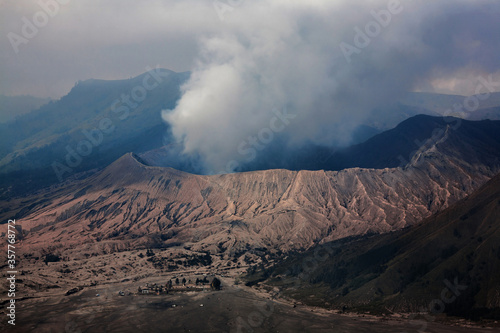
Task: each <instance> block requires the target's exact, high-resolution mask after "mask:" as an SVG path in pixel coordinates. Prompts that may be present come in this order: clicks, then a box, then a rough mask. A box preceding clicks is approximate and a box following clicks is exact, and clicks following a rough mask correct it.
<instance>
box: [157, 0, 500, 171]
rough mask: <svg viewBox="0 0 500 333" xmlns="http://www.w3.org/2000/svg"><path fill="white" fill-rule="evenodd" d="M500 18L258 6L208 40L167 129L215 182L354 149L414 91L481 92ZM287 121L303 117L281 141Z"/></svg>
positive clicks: (235, 15) (452, 4) (486, 11)
mask: <svg viewBox="0 0 500 333" xmlns="http://www.w3.org/2000/svg"><path fill="white" fill-rule="evenodd" d="M499 13H500V3H498V2H497V1H480V0H479V1H465V0H463V1H460V0H459V1H457V0H442V1H432V2H431V1H401V2H400V3H399V2H398V1H397V0H391V1H387V0H384V1H379V0H375V1H373V0H364V1H356V2H355V3H353V2H352V1H347V0H341V1H330V0H316V1H289V0H287V1H284V0H283V1H281V0H274V1H260V0H257V1H246V2H244V3H242V4H241V5H240V6H238V7H236V8H234V10H232V11H230V12H227V13H225V17H224V18H225V20H224V21H223V22H221V24H222V25H223V26H224V27H223V29H221V30H220V31H219V32H216V33H212V34H211V35H210V36H206V37H204V38H203V39H202V40H201V41H200V53H199V57H198V62H197V65H196V67H195V68H194V70H193V71H192V75H191V77H190V79H189V81H188V82H187V83H186V84H185V85H184V86H183V96H182V98H181V99H180V100H179V102H178V104H177V106H176V108H175V109H174V110H164V111H163V118H164V120H165V121H167V122H168V123H169V124H171V126H172V132H173V134H174V136H175V137H176V139H177V140H178V141H179V142H181V143H182V144H183V146H184V153H186V154H197V155H198V156H201V158H202V160H203V161H204V163H205V167H206V171H207V172H209V173H217V172H231V171H233V170H234V169H237V166H238V165H239V164H243V163H247V162H250V161H251V160H252V159H254V158H259V156H260V155H259V154H260V151H261V150H262V149H264V148H263V147H264V146H269V145H279V146H280V147H282V148H283V149H286V148H289V147H304V146H305V145H307V144H315V145H321V146H326V147H335V146H342V145H346V144H348V143H349V142H350V141H351V139H352V133H353V130H354V129H355V128H356V127H357V126H358V125H360V124H363V122H364V121H365V120H366V118H367V117H368V115H369V114H370V112H371V111H372V110H373V109H374V108H384V107H386V106H387V105H389V104H390V103H393V102H394V101H396V100H397V99H398V98H399V97H401V95H402V94H404V93H405V92H407V91H416V90H426V91H438V92H441V91H442V90H443V89H445V88H449V89H451V90H453V91H450V92H455V93H465V94H466V93H470V94H472V93H474V92H473V91H470V88H471V87H472V86H475V84H476V82H477V81H475V79H476V77H477V76H478V75H485V74H491V73H497V72H498V71H499V61H498V54H499V52H498V51H500V47H499V44H500V41H499V40H498V37H497V36H496V34H497V33H498V31H500V21H499V20H498V15H499ZM277 112H281V113H283V112H285V113H286V114H288V115H293V116H289V118H288V120H289V121H288V123H286V122H281V123H279V121H278V120H274V123H275V129H280V130H275V129H273V128H272V124H271V122H273V118H275V117H277ZM278 118H279V117H278ZM278 123H279V124H278ZM259 135H260V136H259ZM252 149H253V150H252ZM252 151H253V153H252ZM255 152H256V153H257V155H256V154H255Z"/></svg>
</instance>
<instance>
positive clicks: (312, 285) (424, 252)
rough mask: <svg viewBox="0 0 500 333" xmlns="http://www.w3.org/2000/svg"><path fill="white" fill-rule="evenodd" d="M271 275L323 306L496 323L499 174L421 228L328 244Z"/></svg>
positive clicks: (273, 282) (499, 295) (499, 297)
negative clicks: (441, 314)
mask: <svg viewBox="0 0 500 333" xmlns="http://www.w3.org/2000/svg"><path fill="white" fill-rule="evenodd" d="M319 251H321V253H322V256H318V255H315V254H316V253H319ZM313 258H315V259H313ZM311 259H312V260H311ZM305 261H308V265H304V262H305ZM310 262H313V263H314V264H315V265H313V264H311V263H310ZM304 267H314V268H313V269H305V268H304ZM267 275H271V276H272V277H271V278H270V279H269V280H268V281H267V283H270V284H271V285H274V286H276V285H277V286H280V287H281V288H282V289H283V290H284V292H285V294H289V295H291V296H292V297H295V298H298V299H300V300H303V301H305V302H312V303H315V304H323V306H324V305H325V302H328V303H329V304H332V305H333V306H336V307H342V306H347V307H349V308H354V309H371V310H374V309H379V310H378V311H380V309H390V310H394V311H424V312H432V311H439V312H443V311H444V312H445V313H448V314H452V315H458V316H461V317H468V318H472V319H480V318H497V319H498V318H499V317H500V175H498V176H496V177H494V178H493V179H492V180H490V181H489V182H488V183H486V184H485V185H484V186H482V187H481V188H480V189H479V190H477V191H475V192H474V193H473V194H472V195H470V196H468V197H467V198H465V199H463V200H461V201H459V202H457V203H455V204H453V205H452V206H450V207H449V208H448V209H446V210H444V211H442V212H440V213H438V214H436V215H433V216H431V217H429V218H427V219H426V220H425V221H423V222H422V224H420V225H418V226H414V227H411V228H409V229H407V230H404V231H399V232H395V233H390V234H386V235H376V236H371V237H364V238H361V239H356V240H351V241H340V242H334V243H331V244H326V245H324V246H322V247H321V249H320V250H319V248H314V249H311V250H310V251H308V252H306V253H303V254H298V255H295V256H291V257H290V258H289V259H288V260H287V261H285V262H284V263H281V264H278V265H277V266H276V267H273V268H271V269H269V270H268V271H267V272H266V276H267ZM297 286H300V287H299V288H297ZM445 289H446V290H448V291H445V292H443V290H445ZM309 295H315V298H314V299H311V298H309ZM440 302H441V303H440ZM430 305H431V306H430ZM441 306H445V308H444V309H442V308H441ZM434 307H435V308H434ZM440 310H442V311H440Z"/></svg>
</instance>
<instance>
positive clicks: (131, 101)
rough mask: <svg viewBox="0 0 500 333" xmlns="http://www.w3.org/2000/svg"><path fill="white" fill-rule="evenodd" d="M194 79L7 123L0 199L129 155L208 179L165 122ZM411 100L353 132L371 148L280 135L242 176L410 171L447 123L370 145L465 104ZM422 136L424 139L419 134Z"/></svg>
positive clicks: (102, 90)
mask: <svg viewBox="0 0 500 333" xmlns="http://www.w3.org/2000/svg"><path fill="white" fill-rule="evenodd" d="M188 77H189V73H187V72H186V73H175V72H172V71H169V70H166V69H155V70H154V71H153V72H152V73H144V74H142V75H139V76H137V77H134V78H131V79H127V80H113V81H105V80H94V79H92V80H87V81H83V82H78V83H77V84H76V85H75V87H74V88H73V89H72V90H71V91H70V92H69V94H68V95H66V96H64V97H63V98H61V99H60V100H58V101H51V102H50V103H48V104H46V105H44V106H42V107H41V108H39V109H37V110H35V111H33V112H30V113H28V114H25V115H21V116H18V117H17V118H16V119H15V120H12V121H10V122H9V123H8V124H1V123H0V133H1V134H0V139H1V140H0V197H1V198H11V197H13V196H17V195H25V194H27V193H30V192H32V191H34V190H37V189H41V188H43V187H46V186H49V185H52V184H55V183H58V182H61V181H64V180H66V179H68V178H73V177H77V178H81V177H85V176H87V175H89V174H91V173H92V172H94V171H95V170H99V169H102V168H104V167H106V166H107V165H109V164H110V163H112V162H113V161H114V160H116V159H117V158H119V157H120V156H122V155H123V154H125V153H126V152H134V153H139V154H143V155H141V156H143V158H144V159H145V160H146V161H147V162H148V163H150V164H152V165H157V166H167V167H174V168H178V169H181V170H183V171H187V172H191V173H199V174H203V173H206V172H207V171H206V170H205V168H204V165H203V161H202V160H201V159H200V157H199V156H196V155H184V154H183V153H182V147H180V146H179V145H177V144H176V143H175V142H176V139H175V138H174V137H173V136H172V135H171V133H170V131H169V125H168V124H166V123H165V122H164V121H163V120H162V119H161V112H160V111H161V110H163V109H173V108H174V107H175V105H176V102H177V100H178V99H179V97H180V95H181V92H180V86H181V85H182V83H184V82H186V80H187V79H188ZM143 95H144V96H143ZM497 95H498V96H500V95H499V94H492V95H491V97H490V98H489V99H488V100H487V102H488V103H486V104H485V103H482V104H481V106H482V107H483V106H485V107H486V106H489V108H484V109H480V110H477V112H475V113H473V114H470V115H468V116H469V117H470V119H474V120H479V119H483V118H492V119H500V116H499V117H497V114H498V115H500V113H498V111H500V108H498V107H497V106H495V105H496V103H497V102H496V101H497V100H498V98H497V97H498V96H497ZM409 96H410V97H411V98H407V100H403V101H399V102H398V103H396V104H395V105H393V106H390V107H386V108H381V109H375V110H373V112H372V114H371V116H369V117H368V118H367V119H365V123H364V124H362V125H360V126H359V127H358V128H357V129H356V131H355V132H354V133H352V142H351V143H352V144H360V143H363V144H362V145H361V146H354V147H351V148H343V149H338V148H332V147H323V146H316V145H305V146H302V147H288V145H287V142H286V139H285V138H280V137H278V136H277V137H276V138H275V140H274V141H273V143H272V144H270V145H267V146H266V149H265V150H263V151H261V152H259V155H258V156H257V158H256V159H255V160H254V161H252V162H251V163H248V164H246V165H242V166H241V167H240V169H238V170H236V171H252V170H267V169H282V168H283V169H289V170H321V169H324V170H341V169H344V168H350V167H375V168H385V167H393V166H397V165H403V164H404V163H405V162H406V160H407V159H409V157H410V155H411V152H412V151H413V150H414V149H416V148H418V146H419V145H418V144H412V140H413V141H414V140H415V139H416V140H421V138H425V137H427V136H428V134H429V132H432V131H433V130H435V129H436V126H437V127H440V128H441V127H442V121H441V123H439V121H434V120H432V121H427V123H425V121H422V123H423V125H422V126H429V127H428V128H423V127H422V128H419V129H410V130H412V131H413V132H412V134H411V135H409V136H408V139H409V140H410V141H408V140H406V139H404V138H403V141H404V142H400V143H398V142H392V141H389V142H383V141H384V136H383V135H382V136H378V137H377V139H378V141H377V140H375V141H373V140H372V141H370V138H372V137H373V136H374V135H376V134H378V133H381V132H382V131H384V130H387V129H391V128H394V127H395V126H396V125H397V124H399V123H400V122H402V121H405V120H406V119H408V118H411V117H414V116H416V115H418V114H420V113H425V114H430V115H437V114H438V112H437V111H439V110H441V109H442V108H445V107H446V106H447V105H448V103H452V102H455V101H461V102H462V103H463V100H464V97H462V96H451V97H450V96H443V95H435V94H416V93H413V94H410V95H409ZM460 98H462V99H461V100H460ZM404 103H406V104H404ZM499 103H500V102H499ZM449 106H450V107H451V106H452V105H449ZM426 108H430V109H433V110H436V112H435V111H432V110H428V109H426ZM495 117H497V118H495ZM424 123H425V124H424ZM400 129H401V127H400ZM418 130H421V131H422V133H416V132H417V131H418ZM105 132H106V133H105ZM389 137H390V136H389ZM366 140H368V141H366ZM365 141H366V142H365ZM387 144H390V145H389V146H387ZM381 147H383V148H384V149H383V150H381V153H380V154H378V153H376V152H378V150H377V149H380V148H381ZM374 155H376V156H374ZM400 157H402V158H403V162H401V159H400Z"/></svg>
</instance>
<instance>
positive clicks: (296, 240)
mask: <svg viewBox="0 0 500 333" xmlns="http://www.w3.org/2000/svg"><path fill="white" fill-rule="evenodd" d="M421 119H422V118H421V117H416V118H414V121H415V123H416V124H418V122H419V121H420V120H421ZM464 123H466V125H463V126H460V127H457V128H453V127H452V126H451V124H445V126H444V127H443V128H442V129H441V130H440V131H434V132H433V133H432V136H431V137H430V138H429V140H427V141H426V142H423V143H422V145H421V148H420V149H419V150H418V151H416V152H415V153H414V154H413V155H412V156H411V159H410V161H409V163H408V164H407V165H406V166H404V167H395V168H384V169H362V168H350V169H345V170H341V171H322V170H321V171H289V170H267V171H255V172H245V173H237V174H225V175H213V176H202V175H193V174H188V173H184V172H181V171H178V170H174V169H171V168H163V167H153V166H148V165H146V164H145V163H143V161H142V160H141V159H140V158H139V157H138V156H136V155H134V154H126V155H124V156H122V157H121V158H120V159H118V160H117V161H116V162H114V163H113V164H111V165H110V166H109V167H107V168H105V169H104V170H102V171H101V172H98V173H96V174H95V175H93V176H91V177H89V178H87V179H84V180H81V181H72V182H69V181H68V182H67V183H65V184H63V185H62V186H58V187H53V188H50V189H47V190H43V191H40V192H39V193H37V194H33V195H31V196H28V197H24V198H18V199H11V200H8V201H5V202H2V206H1V207H0V209H1V212H2V217H5V218H4V220H6V218H7V217H9V218H12V217H13V216H16V217H17V218H18V220H19V221H20V223H19V224H20V225H21V226H22V229H23V233H22V236H23V237H24V241H23V242H24V244H23V249H24V250H25V251H36V250H46V249H48V248H50V249H51V251H53V252H61V253H62V252H64V253H65V254H67V255H69V256H82V255H84V254H87V255H88V254H91V253H94V254H95V253H97V254H98V253H102V252H109V251H119V250H124V249H130V248H144V247H169V246H178V245H183V246H187V247H190V248H192V249H193V250H196V251H210V252H211V253H216V252H223V253H227V254H229V255H232V256H239V255H240V254H241V253H243V252H244V251H246V250H248V249H251V248H253V249H255V248H260V249H267V250H268V251H269V252H271V253H272V252H273V251H288V250H293V249H302V248H309V247H311V246H313V245H315V244H317V243H324V242H327V241H332V240H336V239H341V238H344V237H348V236H354V235H364V234H368V233H386V232H390V231H393V230H399V229H401V228H404V227H407V226H409V225H413V224H415V223H417V222H419V221H421V220H422V219H423V218H426V217H428V216H429V215H431V214H433V213H436V212H438V211H440V210H442V209H444V208H446V207H447V206H449V205H450V204H453V203H455V202H456V201H458V200H460V199H462V198H464V197H465V196H466V195H467V194H469V193H471V192H472V191H474V190H476V189H477V188H479V186H481V185H482V184H484V183H485V182H486V181H487V180H489V179H490V178H491V177H492V176H494V175H495V174H497V173H498V172H499V171H500V161H499V159H498V156H500V138H499V137H498V134H497V133H499V131H500V122H496V121H481V122H465V121H464ZM385 140H387V141H390V140H389V139H388V138H386V139H385ZM398 140H401V137H397V136H394V137H393V138H392V141H394V142H397V141H398ZM406 140H407V139H406ZM379 150H383V147H379Z"/></svg>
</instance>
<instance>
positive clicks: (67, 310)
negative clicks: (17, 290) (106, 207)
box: [1, 276, 497, 333]
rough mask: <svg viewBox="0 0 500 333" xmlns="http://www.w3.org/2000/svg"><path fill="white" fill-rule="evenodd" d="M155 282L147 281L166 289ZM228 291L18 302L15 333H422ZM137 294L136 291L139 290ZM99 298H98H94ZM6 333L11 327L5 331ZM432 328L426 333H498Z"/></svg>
mask: <svg viewBox="0 0 500 333" xmlns="http://www.w3.org/2000/svg"><path fill="white" fill-rule="evenodd" d="M163 279H164V278H162V277H160V276H157V277H156V278H153V277H150V278H148V279H147V281H150V282H154V281H158V282H160V281H162V280H163ZM222 281H223V290H221V291H205V292H187V293H175V294H169V295H161V296H156V295H137V294H131V295H128V293H127V295H126V296H120V295H119V294H118V292H119V291H120V290H125V291H128V290H130V291H132V290H134V289H135V287H136V286H137V284H138V283H141V282H143V281H138V282H124V283H112V284H106V285H101V286H94V287H89V288H85V289H84V290H82V291H81V292H79V293H77V294H74V295H70V296H64V295H63V294H61V293H60V292H59V293H57V292H54V293H50V294H52V295H51V296H43V295H37V296H36V297H35V298H30V299H26V300H23V301H21V302H19V307H18V318H17V323H18V325H16V328H15V329H14V330H12V331H15V332H34V331H36V332H349V333H351V332H417V331H418V329H419V328H420V327H421V326H419V327H416V326H415V325H413V326H412V324H411V322H410V321H409V320H407V319H401V318H375V317H369V316H361V315H340V314H337V313H334V312H332V311H328V310H324V309H319V308H312V307H306V306H301V305H299V306H294V305H293V304H291V303H288V302H285V301H283V300H273V299H271V297H270V295H269V294H266V293H263V292H258V291H256V290H254V289H251V288H248V287H243V286H235V285H233V284H232V281H233V279H232V278H222ZM134 291H135V290H134ZM97 294H99V296H96V295H97ZM1 325H2V326H1V327H2V330H3V329H5V323H4V322H2V324H1ZM494 331H497V330H495V329H494V328H474V329H465V328H460V327H457V326H453V327H450V326H443V325H441V324H436V323H428V327H427V331H426V332H436V333H439V332H442V333H445V332H450V333H451V332H494Z"/></svg>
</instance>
